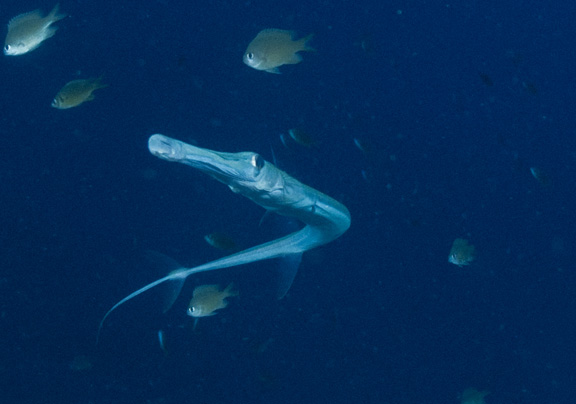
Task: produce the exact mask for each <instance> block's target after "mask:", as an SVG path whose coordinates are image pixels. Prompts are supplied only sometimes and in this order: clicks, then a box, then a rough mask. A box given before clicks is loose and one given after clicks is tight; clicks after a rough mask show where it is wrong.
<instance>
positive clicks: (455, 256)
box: [448, 238, 476, 267]
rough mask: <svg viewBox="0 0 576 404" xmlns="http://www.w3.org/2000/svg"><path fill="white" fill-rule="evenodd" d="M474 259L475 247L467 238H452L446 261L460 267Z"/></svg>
mask: <svg viewBox="0 0 576 404" xmlns="http://www.w3.org/2000/svg"><path fill="white" fill-rule="evenodd" d="M475 259H476V248H475V247H474V246H473V245H471V244H470V243H469V242H468V240H465V239H463V238H457V239H456V240H454V243H452V249H450V255H449V256H448V262H450V263H452V264H454V265H458V266H459V267H462V266H464V265H470V263H471V262H472V261H474V260H475Z"/></svg>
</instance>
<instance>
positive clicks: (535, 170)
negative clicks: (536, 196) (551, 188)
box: [530, 167, 550, 185]
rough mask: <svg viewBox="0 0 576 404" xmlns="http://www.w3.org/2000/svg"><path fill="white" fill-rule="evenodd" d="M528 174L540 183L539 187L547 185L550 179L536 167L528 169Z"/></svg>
mask: <svg viewBox="0 0 576 404" xmlns="http://www.w3.org/2000/svg"><path fill="white" fill-rule="evenodd" d="M530 173H532V176H533V177H534V178H535V179H536V181H538V182H539V183H540V185H548V183H549V182H550V178H549V177H548V175H547V174H546V173H545V172H544V171H542V170H541V169H539V168H538V167H530Z"/></svg>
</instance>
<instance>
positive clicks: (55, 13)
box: [46, 3, 68, 22]
mask: <svg viewBox="0 0 576 404" xmlns="http://www.w3.org/2000/svg"><path fill="white" fill-rule="evenodd" d="M66 17H68V14H64V13H60V3H56V5H55V6H54V8H53V9H52V11H50V14H48V16H47V17H46V18H49V19H50V20H52V22H56V21H59V20H61V19H63V18H66Z"/></svg>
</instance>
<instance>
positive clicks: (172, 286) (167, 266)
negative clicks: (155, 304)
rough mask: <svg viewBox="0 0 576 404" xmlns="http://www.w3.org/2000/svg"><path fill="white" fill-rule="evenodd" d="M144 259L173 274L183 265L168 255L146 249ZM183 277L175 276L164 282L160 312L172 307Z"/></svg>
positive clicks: (182, 283) (178, 294)
mask: <svg viewBox="0 0 576 404" xmlns="http://www.w3.org/2000/svg"><path fill="white" fill-rule="evenodd" d="M145 255H146V259H147V260H148V261H150V263H151V264H153V265H154V266H155V267H157V268H161V270H162V271H163V273H164V274H173V273H175V272H177V271H178V270H180V269H183V268H184V267H183V266H182V265H180V264H179V263H178V262H177V261H176V260H174V259H173V258H170V257H168V256H167V255H164V254H162V253H159V252H158V251H153V250H148V251H146V253H145ZM184 281H185V279H182V278H176V279H170V280H168V281H166V282H164V285H165V286H164V288H165V289H166V291H165V292H164V295H163V296H162V313H166V312H167V311H168V310H170V309H171V308H172V306H173V305H174V302H175V301H176V299H178V296H180V291H181V290H182V286H184Z"/></svg>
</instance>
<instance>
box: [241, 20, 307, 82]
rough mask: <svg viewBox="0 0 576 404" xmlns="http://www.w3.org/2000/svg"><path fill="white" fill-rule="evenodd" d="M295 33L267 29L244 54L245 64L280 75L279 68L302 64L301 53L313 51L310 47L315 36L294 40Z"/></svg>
mask: <svg viewBox="0 0 576 404" xmlns="http://www.w3.org/2000/svg"><path fill="white" fill-rule="evenodd" d="M294 36H295V34H294V32H293V31H285V30H281V29H265V30H263V31H260V33H259V34H258V35H256V38H254V39H253V40H252V42H250V44H249V45H248V48H247V49H246V52H244V63H246V64H247V65H248V66H250V67H252V68H254V69H256V70H264V71H266V72H268V73H276V74H280V71H279V70H278V67H280V66H282V65H287V64H288V65H290V64H292V65H293V64H296V63H300V62H301V61H302V56H300V55H299V54H298V52H300V51H313V50H314V49H313V48H311V47H310V46H308V42H309V41H310V39H312V36H313V34H310V35H308V36H306V37H304V38H300V39H298V40H294Z"/></svg>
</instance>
